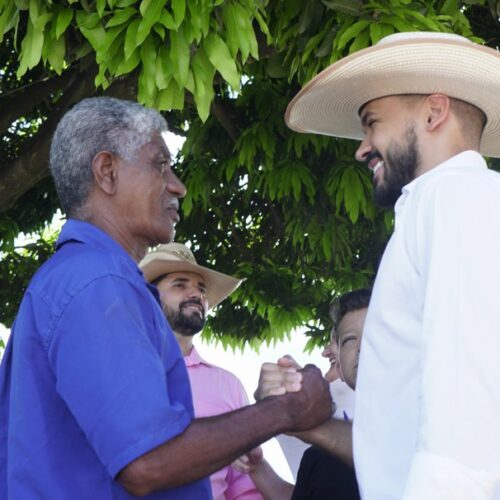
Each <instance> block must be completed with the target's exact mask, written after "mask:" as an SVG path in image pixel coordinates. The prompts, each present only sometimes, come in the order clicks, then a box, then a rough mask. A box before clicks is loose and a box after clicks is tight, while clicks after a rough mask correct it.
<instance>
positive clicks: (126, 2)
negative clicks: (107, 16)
mask: <svg viewBox="0 0 500 500" xmlns="http://www.w3.org/2000/svg"><path fill="white" fill-rule="evenodd" d="M136 3H137V0H117V1H116V2H114V4H113V5H110V7H115V8H120V9H123V8H124V7H129V6H130V5H134V4H136Z"/></svg>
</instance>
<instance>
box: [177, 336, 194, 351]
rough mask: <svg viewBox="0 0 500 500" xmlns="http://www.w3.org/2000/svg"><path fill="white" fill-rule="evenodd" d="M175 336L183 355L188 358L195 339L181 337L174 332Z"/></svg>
mask: <svg viewBox="0 0 500 500" xmlns="http://www.w3.org/2000/svg"><path fill="white" fill-rule="evenodd" d="M174 334H175V338H176V339H177V342H178V344H179V347H180V348H181V352H182V355H183V356H187V355H188V354H189V353H190V352H191V349H192V348H193V337H186V336H185V335H181V334H180V333H177V332H174Z"/></svg>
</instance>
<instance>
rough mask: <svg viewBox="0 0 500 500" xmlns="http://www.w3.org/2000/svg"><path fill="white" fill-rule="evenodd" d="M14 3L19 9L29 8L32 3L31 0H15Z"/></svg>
mask: <svg viewBox="0 0 500 500" xmlns="http://www.w3.org/2000/svg"><path fill="white" fill-rule="evenodd" d="M14 3H15V5H16V7H17V8H18V9H19V10H28V9H29V5H30V0H15V2H14Z"/></svg>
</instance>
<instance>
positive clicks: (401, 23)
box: [384, 16, 416, 33]
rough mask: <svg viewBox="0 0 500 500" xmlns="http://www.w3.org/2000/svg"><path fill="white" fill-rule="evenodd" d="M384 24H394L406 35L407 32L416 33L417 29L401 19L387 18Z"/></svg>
mask: <svg viewBox="0 0 500 500" xmlns="http://www.w3.org/2000/svg"><path fill="white" fill-rule="evenodd" d="M384 22H385V23H387V24H392V25H393V26H394V27H395V28H396V30H397V31H399V32H400V33H404V32H407V31H416V30H415V27H414V26H413V25H412V24H410V23H408V22H406V21H403V20H402V19H400V18H399V17H395V16H387V17H385V18H384Z"/></svg>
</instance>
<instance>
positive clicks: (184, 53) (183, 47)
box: [170, 26, 190, 87]
mask: <svg viewBox="0 0 500 500" xmlns="http://www.w3.org/2000/svg"><path fill="white" fill-rule="evenodd" d="M189 59H190V54H189V44H188V43H187V41H186V37H185V35H184V28H183V27H182V26H181V27H180V28H179V30H178V31H177V32H175V31H172V32H171V33H170V61H171V62H172V69H173V71H172V73H173V75H174V78H175V80H176V81H177V83H178V84H179V86H180V87H184V84H185V83H186V78H187V75H188V69H189Z"/></svg>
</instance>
